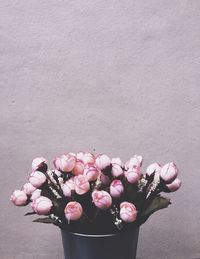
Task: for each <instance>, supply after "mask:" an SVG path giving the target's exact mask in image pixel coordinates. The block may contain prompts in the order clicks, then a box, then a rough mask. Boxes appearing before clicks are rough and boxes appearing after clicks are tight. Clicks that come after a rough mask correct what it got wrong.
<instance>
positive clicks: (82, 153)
mask: <svg viewBox="0 0 200 259" xmlns="http://www.w3.org/2000/svg"><path fill="white" fill-rule="evenodd" d="M84 154H85V153H84V152H82V151H80V152H78V153H77V154H76V158H77V159H78V160H82V161H83V157H84Z"/></svg>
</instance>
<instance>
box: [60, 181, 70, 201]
mask: <svg viewBox="0 0 200 259" xmlns="http://www.w3.org/2000/svg"><path fill="white" fill-rule="evenodd" d="M62 191H63V194H64V196H65V197H71V195H72V189H71V187H70V184H68V183H67V181H66V182H65V183H64V184H63V185H62Z"/></svg>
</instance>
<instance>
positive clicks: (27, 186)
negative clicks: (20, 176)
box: [23, 183, 36, 195]
mask: <svg viewBox="0 0 200 259" xmlns="http://www.w3.org/2000/svg"><path fill="white" fill-rule="evenodd" d="M35 190H36V188H35V187H34V186H33V185H32V184H31V183H25V184H24V186H23V191H25V193H26V194H27V195H31V194H32V193H33V192H34V191H35Z"/></svg>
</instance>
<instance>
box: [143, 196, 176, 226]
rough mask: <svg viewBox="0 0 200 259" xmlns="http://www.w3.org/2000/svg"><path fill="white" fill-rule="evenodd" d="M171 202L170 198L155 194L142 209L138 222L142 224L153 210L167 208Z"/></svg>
mask: <svg viewBox="0 0 200 259" xmlns="http://www.w3.org/2000/svg"><path fill="white" fill-rule="evenodd" d="M169 204H171V202H170V199H168V198H165V197H162V196H159V195H158V196H156V197H155V198H154V199H153V200H152V201H151V202H150V203H149V204H148V206H147V207H146V209H145V210H144V211H142V213H141V216H140V224H143V223H144V222H145V221H146V220H147V219H148V218H149V217H150V216H151V215H152V214H153V213H154V212H156V211H158V210H161V209H164V208H167V207H168V206H169Z"/></svg>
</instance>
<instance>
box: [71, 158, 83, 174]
mask: <svg viewBox="0 0 200 259" xmlns="http://www.w3.org/2000/svg"><path fill="white" fill-rule="evenodd" d="M83 171H84V163H83V162H82V161H81V160H77V161H76V163H75V166H74V168H73V170H72V173H73V175H79V174H83Z"/></svg>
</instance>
